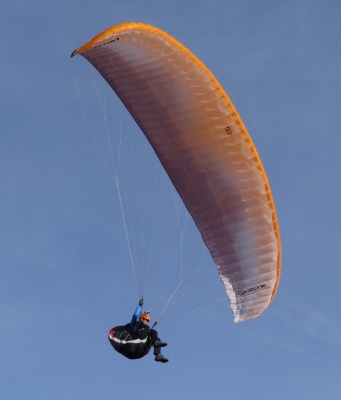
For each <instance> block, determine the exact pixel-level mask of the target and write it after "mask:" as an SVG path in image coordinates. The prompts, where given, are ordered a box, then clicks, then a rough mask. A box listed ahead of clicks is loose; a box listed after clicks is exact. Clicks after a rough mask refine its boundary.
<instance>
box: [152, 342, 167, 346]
mask: <svg viewBox="0 0 341 400" xmlns="http://www.w3.org/2000/svg"><path fill="white" fill-rule="evenodd" d="M153 346H154V347H165V346H167V343H165V342H160V340H155V342H154V343H153Z"/></svg>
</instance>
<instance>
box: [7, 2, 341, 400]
mask: <svg viewBox="0 0 341 400" xmlns="http://www.w3.org/2000/svg"><path fill="white" fill-rule="evenodd" d="M0 19H1V23H0V32H1V39H0V40H1V57H2V68H1V74H0V85H1V98H0V101H1V106H0V107H1V119H0V127H1V131H0V152H1V153H0V182H1V186H0V190H1V197H0V198H1V203H0V219H1V230H0V246H1V247H0V248H1V251H0V271H1V279H0V316H1V325H0V359H1V363H0V376H1V385H0V397H1V398H2V399H5V400H14V399H15V400H17V399H27V398H28V399H37V400H39V399H50V400H54V399H63V400H68V399H79V398H82V399H83V400H87V399H100V398H108V397H113V396H115V397H118V398H121V399H130V398H135V397H136V396H138V397H139V398H141V399H149V400H154V399H159V398H163V399H165V400H168V399H174V398H177V399H179V400H182V399H192V398H193V399H194V398H195V399H198V400H201V399H206V398H215V399H226V398H233V399H235V400H242V399H247V398H253V399H255V400H257V399H271V400H272V399H279V400H282V399H287V398H289V397H290V398H291V399H300V400H305V399H309V400H315V399H320V398H324V399H328V400H329V399H331V400H334V399H336V398H338V395H339V393H340V392H341V383H340V372H341V368H340V360H339V358H340V350H341V339H340V338H341V335H340V333H341V318H340V305H341V300H340V290H339V286H340V284H339V282H340V278H341V273H340V267H339V266H340V261H339V253H340V246H341V240H340V238H341V232H340V211H339V197H340V170H341V161H340V155H339V149H340V145H341V139H340V134H339V129H340V126H341V114H340V112H339V107H340V101H341V99H340V97H341V96H340V94H341V79H340V70H341V65H340V64H341V52H340V37H341V27H340V20H341V5H340V3H339V1H336V0H335V1H332V0H329V1H328V0H327V1H321V0H320V1H314V0H311V1H293V0H289V1H286V2H273V1H265V0H259V1H257V2H255V1H252V0H249V1H244V0H239V1H237V0H234V1H231V0H224V1H223V0H216V1H214V0H212V1H210V2H208V1H201V0H197V1H194V0H193V1H181V2H180V1H177V0H175V1H173V2H167V3H166V2H162V1H145V2H141V1H137V0H132V1H126V2H115V1H105V0H98V1H93V0H89V1H87V2H81V1H77V0H70V1H66V0H60V1H58V2H48V1H42V0H41V1H34V0H32V1H24V0H22V1H16V0H13V1H11V2H7V4H5V5H2V6H1V13H0ZM125 21H140V22H145V23H150V24H153V25H156V26H158V27H160V28H161V29H163V30H165V31H166V32H168V33H169V34H171V35H172V36H174V37H176V38H177V39H178V40H179V41H180V42H182V43H184V44H185V45H186V46H187V47H188V48H189V49H191V50H192V51H193V52H194V53H195V54H196V55H197V56H198V57H199V58H200V59H201V60H202V61H203V62H204V63H205V64H206V65H207V66H208V67H209V68H210V69H211V71H212V72H213V74H214V75H215V76H216V77H217V79H218V80H219V81H220V83H221V84H222V86H223V87H224V88H225V90H226V91H227V93H228V94H229V96H230V97H231V99H232V101H233V102H234V104H235V106H236V107H237V109H238V111H239V113H240V115H241V117H242V119H243V121H244V123H245V124H246V126H247V128H248V130H249V133H250V134H251V136H252V138H253V140H254V142H255V144H256V147H257V150H258V152H259V154H260V156H261V158H262V161H263V164H264V166H265V168H266V171H267V174H268V177H269V180H270V183H271V187H272V191H273V195H274V198H275V203H276V207H277V213H278V218H279V223H280V229H281V236H282V245H283V264H282V278H281V283H280V286H279V290H278V293H277V296H276V299H275V301H274V302H273V304H272V305H271V307H270V308H269V309H268V310H266V311H265V312H264V314H262V315H261V316H260V317H259V318H257V319H255V320H252V321H249V322H245V323H241V324H234V323H233V319H232V315H231V312H230V311H229V308H228V306H227V303H226V301H221V300H220V297H222V295H223V294H224V293H223V288H222V284H221V283H220V281H219V278H218V276H217V275H215V274H214V271H213V266H212V264H211V262H210V260H209V258H208V257H207V255H204V258H203V261H202V262H201V260H202V258H201V257H202V254H203V252H204V249H203V246H202V243H201V242H200V240H199V238H198V235H197V233H196V231H195V229H194V227H193V226H192V225H191V223H190V221H189V222H188V227H187V225H186V230H185V232H186V235H184V236H183V238H182V240H181V241H180V245H179V241H177V238H178V237H179V228H178V227H177V226H176V224H174V220H175V218H176V216H174V215H175V214H173V215H168V214H167V212H166V211H160V212H159V211H156V212H155V213H154V217H153V218H154V220H155V221H156V222H155V223H156V225H155V226H158V224H157V221H158V219H160V218H164V220H165V221H166V222H165V223H164V224H163V225H161V227H160V224H159V227H158V228H155V229H161V231H156V230H155V229H154V228H153V230H152V231H153V232H154V233H153V234H154V236H151V237H149V239H148V238H146V237H145V235H144V234H140V236H139V237H137V235H135V234H134V232H135V231H134V225H131V224H133V221H132V220H129V221H128V223H129V229H130V233H129V237H130V240H131V242H132V243H133V242H136V241H138V240H139V242H138V243H139V244H138V245H136V244H135V245H134V246H135V247H134V250H133V251H135V252H138V250H141V249H142V250H141V251H143V249H148V252H150V253H148V255H149V256H150V254H151V255H152V258H151V259H152V260H153V262H154V266H153V268H154V269H153V270H152V272H151V273H150V284H149V285H148V287H149V288H150V290H149V291H148V297H147V298H146V307H148V308H151V309H152V311H154V314H155V310H159V309H160V304H161V303H162V301H163V302H164V301H165V300H164V297H165V298H167V293H166V290H164V286H163V285H164V283H163V275H164V274H165V272H164V271H167V270H168V269H172V268H169V265H172V266H174V265H177V264H181V265H183V266H184V267H186V268H187V266H190V264H191V263H192V267H193V265H197V264H198V263H199V264H200V263H201V264H200V265H201V266H202V268H201V271H200V274H199V275H200V276H198V278H197V279H196V280H195V281H193V282H192V281H191V282H190V285H189V288H188V289H189V290H187V291H184V294H183V295H180V296H178V298H177V300H176V301H175V302H174V305H173V304H172V305H171V306H170V307H169V308H168V309H167V312H168V316H169V318H165V319H164V320H163V321H161V323H160V325H159V327H158V330H159V333H160V335H161V337H162V339H163V340H165V341H167V342H168V343H169V345H168V347H167V348H165V350H164V353H165V355H166V356H167V357H169V358H170V362H169V363H168V364H165V365H160V364H159V363H155V362H154V361H153V358H152V356H147V357H145V358H144V359H142V360H139V361H129V360H126V359H124V358H123V357H121V356H120V355H119V354H117V353H116V352H114V350H112V348H111V347H110V345H109V343H108V341H107V333H108V330H109V329H110V328H111V327H112V326H114V325H117V324H121V323H125V322H128V321H129V319H130V316H131V314H132V312H133V310H134V307H135V305H136V302H137V300H138V299H137V292H136V286H135V282H134V277H133V274H132V268H131V265H130V260H129V253H128V251H127V242H126V239H125V236H124V230H123V228H122V219H121V215H120V211H119V204H118V201H117V192H116V190H115V184H114V181H113V179H112V178H111V177H110V174H108V171H107V169H106V167H105V165H104V163H103V161H102V159H101V157H100V156H99V154H98V152H97V150H96V146H95V145H94V143H93V140H92V138H91V135H89V126H90V127H91V129H92V131H91V132H92V134H93V135H94V136H95V137H96V140H98V143H100V146H101V149H102V151H103V152H105V151H106V149H105V144H104V142H102V140H103V139H102V138H103V132H104V131H105V126H104V118H103V116H102V115H101V112H100V111H99V108H100V107H99V106H100V105H101V104H103V101H104V100H103V99H105V104H108V114H110V131H111V132H112V133H113V134H115V133H117V131H119V133H122V134H123V135H125V134H126V133H129V134H132V133H133V134H134V137H136V138H137V139H136V140H141V142H138V143H139V144H138V148H139V149H141V152H140V153H139V156H138V158H137V159H138V160H139V162H140V163H141V164H142V163H147V161H146V160H149V159H150V158H152V157H151V156H152V155H151V153H150V151H149V150H148V148H147V147H146V146H145V144H144V142H143V139H141V138H139V131H138V128H136V126H135V125H134V122H133V121H131V120H130V118H129V116H128V115H127V113H126V112H125V111H124V110H123V108H122V107H121V106H120V104H119V102H118V101H117V100H116V99H115V97H114V96H111V95H110V93H109V91H108V90H107V88H106V86H105V84H104V82H102V81H101V79H100V77H99V76H97V75H98V74H97V72H96V71H95V70H94V69H93V68H92V67H91V66H90V65H89V64H88V63H87V62H86V61H85V60H84V59H82V57H79V56H78V57H76V58H75V59H71V58H70V54H71V52H72V51H73V50H74V49H75V48H77V47H79V46H80V45H81V44H83V43H84V42H86V41H87V40H89V39H90V38H91V37H92V36H94V35H95V34H97V33H99V32H100V31H102V30H104V29H105V28H107V27H109V26H112V25H115V24H117V23H120V22H125ZM96 92H98V93H99V94H100V95H99V98H98V97H96V96H97V95H96ZM83 107H84V113H85V116H86V117H85V116H84V115H83ZM102 143H103V144H102ZM116 148H117V147H115V149H116ZM108 157H109V158H108ZM125 157H126V158H125V160H127V162H128V160H129V151H126V155H125ZM105 158H106V159H107V160H108V159H110V154H109V156H108V155H107V154H105ZM141 164H137V167H135V168H136V170H137V171H138V172H139V173H140V170H141V168H140V167H139V166H140V165H141ZM156 164H157V163H156ZM151 168H154V167H151ZM156 168H157V167H156ZM157 174H159V172H157ZM141 179H145V178H141ZM141 179H139V180H138V182H141ZM147 181H148V180H147V178H146V184H145V188H147V187H148V184H149V183H148V182H147ZM161 181H162V185H165V186H162V193H163V194H164V196H165V199H164V200H163V201H162V202H163V203H165V204H170V206H167V207H169V208H170V209H172V210H173V212H174V209H175V208H174V206H172V204H173V202H174V196H175V194H174V192H173V191H172V189H171V188H170V187H169V185H168V184H167V181H166V179H164V178H161ZM143 182H144V181H143ZM137 186H138V185H137V184H136V183H135V184H133V187H135V188H137ZM122 190H123V191H124V193H125V194H124V196H125V200H124V204H125V206H126V207H127V208H129V204H130V203H129V201H130V199H129V191H130V190H134V189H131V188H130V187H129V186H128V184H127V185H126V186H125V185H124V187H123V188H122ZM148 192H149V190H147V189H146V190H144V191H143V190H142V192H141V196H145V195H147V194H148ZM122 193H123V192H122ZM130 197H134V196H130ZM141 201H142V200H141ZM143 201H148V200H143ZM143 201H142V203H141V204H143ZM175 201H176V204H179V203H178V202H177V199H176V197H175ZM167 207H166V209H168V208H167ZM179 207H180V205H179ZM177 210H180V211H179V212H180V214H181V216H182V217H181V227H182V228H184V226H185V223H186V217H184V216H183V213H182V211H181V208H177ZM160 213H161V214H160ZM162 213H163V214H162ZM142 216H143V214H142ZM147 219H148V218H147ZM147 222H149V219H148V221H147ZM147 222H141V225H139V229H141V230H142V231H143V230H144V229H145V227H144V225H143V224H145V223H147ZM164 225H166V226H167V230H166V233H164V230H163V229H164ZM153 226H154V225H153ZM168 235H169V236H168ZM171 236H173V239H171ZM155 237H157V238H158V239H157V240H154V239H155ZM174 238H175V239H174ZM146 239H148V240H146ZM172 240H173V242H172ZM146 241H147V242H151V243H152V245H151V244H150V243H148V245H147V246H144V245H143V244H144V242H146ZM170 244H172V246H170ZM181 245H182V248H183V249H184V252H183V257H182V259H181V260H182V262H181V260H180V256H179V252H180V250H179V249H181ZM179 246H180V247H179ZM173 249H176V250H173ZM144 251H147V250H144ZM174 254H175V255H174ZM144 256H145V254H144V255H141V260H143V259H144ZM177 257H178V258H177ZM190 260H192V261H190ZM193 260H194V261H193ZM198 260H200V261H198ZM186 273H187V272H186ZM160 275H161V278H162V284H161V278H160ZM175 275H176V273H175ZM158 279H159V280H158ZM170 287H171V286H169V287H168V288H167V290H169V288H170ZM196 289H200V290H201V289H203V290H204V291H205V292H207V293H208V294H207V293H202V296H201V294H200V292H199V291H198V290H196ZM192 293H194V294H193V295H192ZM212 293H213V297H215V300H213V301H211V302H206V301H207V296H208V298H211V296H212ZM164 294H165V296H163V295H164ZM161 298H162V301H159V300H160V299H161ZM201 302H205V304H204V305H202V306H200V307H194V305H198V304H200V303H201ZM161 307H162V305H161ZM182 311H184V312H182Z"/></svg>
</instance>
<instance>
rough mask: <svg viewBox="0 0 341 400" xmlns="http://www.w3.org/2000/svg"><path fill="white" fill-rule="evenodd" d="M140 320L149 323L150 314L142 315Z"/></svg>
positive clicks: (144, 313)
mask: <svg viewBox="0 0 341 400" xmlns="http://www.w3.org/2000/svg"><path fill="white" fill-rule="evenodd" d="M140 319H145V320H147V321H150V315H149V313H146V312H143V313H142V314H141V315H140Z"/></svg>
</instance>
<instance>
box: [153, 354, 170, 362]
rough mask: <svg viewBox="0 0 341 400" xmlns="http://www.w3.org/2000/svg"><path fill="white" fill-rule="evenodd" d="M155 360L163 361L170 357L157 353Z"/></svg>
mask: <svg viewBox="0 0 341 400" xmlns="http://www.w3.org/2000/svg"><path fill="white" fill-rule="evenodd" d="M155 361H161V362H162V363H166V362H168V358H166V357H164V356H163V355H162V354H160V353H159V354H156V355H155Z"/></svg>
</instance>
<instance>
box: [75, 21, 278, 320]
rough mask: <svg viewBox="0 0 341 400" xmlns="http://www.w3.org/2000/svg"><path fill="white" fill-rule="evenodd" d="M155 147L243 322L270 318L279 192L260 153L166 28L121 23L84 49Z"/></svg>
mask: <svg viewBox="0 0 341 400" xmlns="http://www.w3.org/2000/svg"><path fill="white" fill-rule="evenodd" d="M76 54H81V55H82V56H83V57H85V58H86V59H87V60H88V61H89V62H90V63H92V64H93V65H94V67H95V68H97V70H98V71H99V72H100V73H101V74H102V76H103V77H104V78H105V79H106V80H107V82H108V83H109V85H110V86H111V87H112V89H113V90H114V91H115V92H116V94H117V95H118V96H119V97H120V99H121V101H122V102H123V103H124V105H125V106H126V108H127V109H128V110H129V112H130V113H131V115H132V116H133V118H134V119H135V121H136V122H137V124H138V125H139V126H140V128H141V130H142V131H143V133H144V134H145V136H146V137H147V139H148V140H149V142H150V144H151V145H152V147H153V149H154V151H155V153H156V154H157V156H158V158H159V160H160V161H161V163H162V165H163V167H164V168H165V170H166V172H167V174H168V176H169V177H170V179H171V180H172V182H173V184H174V186H175V188H176V190H177V191H178V193H179V195H180V196H181V198H182V200H183V202H184V204H185V206H186V207H187V209H188V211H189V212H190V214H191V216H192V218H193V220H194V222H195V224H196V225H197V227H198V229H199V231H200V233H201V235H202V237H203V240H204V242H205V244H206V246H207V248H208V249H209V251H210V253H211V256H212V258H213V260H214V262H215V264H216V266H217V270H218V273H219V275H220V277H221V279H222V281H223V283H224V285H225V289H226V292H227V295H228V297H229V300H230V305H231V309H232V312H233V314H234V320H235V322H239V321H244V320H247V319H250V318H254V317H256V316H258V315H259V314H261V313H262V312H263V311H264V310H265V309H266V308H267V307H268V305H269V304H270V302H271V301H272V300H273V298H274V296H275V293H276V290H277V286H278V283H279V277H280V262H281V248H280V235H279V229H278V223H277V216H276V211H275V206H274V202H273V198H272V194H271V191H270V186H269V183H268V179H267V177H266V173H265V171H264V168H263V165H262V163H261V160H260V158H259V156H258V154H257V151H256V149H255V146H254V144H253V142H252V140H251V138H250V136H249V134H248V132H247V130H246V128H245V126H244V124H243V122H242V120H241V119H240V117H239V115H238V113H237V111H236V109H235V107H234V106H233V104H232V102H231V100H230V99H229V97H228V96H227V94H226V93H225V92H224V90H223V89H222V87H221V86H220V84H219V83H218V81H217V80H216V79H215V77H214V76H213V75H212V73H211V72H210V71H209V70H208V69H207V68H206V67H205V66H204V65H203V63H202V62H201V61H199V60H198V59H197V58H196V57H195V56H194V55H193V54H192V53H191V52H190V51H189V50H188V49H187V48H186V47H184V46H183V45H182V44H180V43H179V42H178V41H176V40H175V39H174V38H172V37H171V36H169V35H168V34H167V33H165V32H163V31H162V30H160V29H158V28H156V27H153V26H150V25H146V24H141V23H125V24H120V25H116V26H114V27H112V28H109V29H107V30H106V31H104V32H102V33H100V34H99V35H97V36H96V37H94V38H93V39H92V40H90V41H89V42H88V43H86V44H85V45H83V46H82V47H80V48H79V49H78V50H76V51H75V52H74V53H73V54H72V56H74V55H76Z"/></svg>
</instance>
